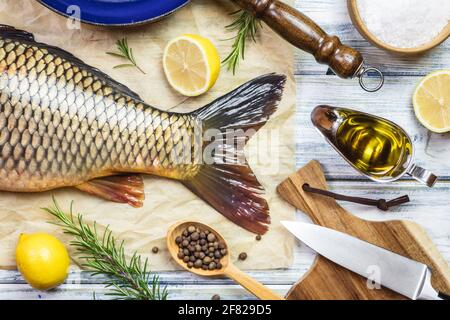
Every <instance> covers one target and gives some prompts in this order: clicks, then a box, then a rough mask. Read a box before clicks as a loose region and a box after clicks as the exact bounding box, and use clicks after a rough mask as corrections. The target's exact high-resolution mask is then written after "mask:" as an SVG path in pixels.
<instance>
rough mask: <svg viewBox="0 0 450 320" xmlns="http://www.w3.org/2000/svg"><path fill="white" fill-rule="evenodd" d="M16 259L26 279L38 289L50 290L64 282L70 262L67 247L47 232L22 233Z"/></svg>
mask: <svg viewBox="0 0 450 320" xmlns="http://www.w3.org/2000/svg"><path fill="white" fill-rule="evenodd" d="M16 261H17V268H18V269H19V271H20V273H22V275H23V277H24V278H25V280H26V281H27V282H28V283H29V284H30V285H31V286H32V287H33V288H35V289H38V290H49V289H52V288H55V287H57V286H58V285H60V284H61V283H63V282H64V280H66V278H67V273H68V271H69V264H70V259H69V254H68V253H67V249H66V247H64V245H63V244H62V243H61V241H59V240H58V239H56V238H55V237H54V236H51V235H49V234H46V233H34V234H21V235H20V237H19V243H18V244H17V247H16Z"/></svg>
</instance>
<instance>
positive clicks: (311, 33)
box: [233, 0, 363, 78]
mask: <svg viewBox="0 0 450 320" xmlns="http://www.w3.org/2000/svg"><path fill="white" fill-rule="evenodd" d="M233 1H234V2H235V3H236V4H238V5H239V6H240V7H241V8H243V9H245V10H247V11H248V12H250V13H251V14H252V15H253V16H255V17H257V18H258V19H261V20H263V21H264V22H265V23H266V24H267V25H269V27H271V28H272V29H273V30H274V31H275V32H277V33H278V34H279V35H280V36H281V37H282V38H284V39H285V40H287V41H288V42H290V43H291V44H293V45H294V46H296V47H297V48H300V49H302V50H304V51H306V52H309V53H311V54H312V55H313V56H314V57H315V58H316V61H317V62H319V63H322V64H327V65H328V66H329V67H330V68H331V69H332V70H333V71H334V73H336V75H338V76H339V77H341V78H353V77H355V76H357V75H358V72H359V71H360V70H361V68H362V64H363V57H362V55H361V54H360V53H359V52H358V51H357V50H355V49H353V48H350V47H347V46H344V45H343V44H342V43H341V41H340V40H339V38H338V37H336V36H329V35H328V34H326V33H325V31H323V30H322V29H321V28H320V27H319V26H318V25H317V24H316V23H315V22H314V21H312V20H311V19H310V18H308V17H307V16H305V15H304V14H303V13H301V12H299V11H298V10H296V9H294V8H292V7H291V6H289V5H287V4H285V3H283V2H281V1H278V0H233Z"/></svg>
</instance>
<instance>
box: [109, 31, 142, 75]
mask: <svg viewBox="0 0 450 320" xmlns="http://www.w3.org/2000/svg"><path fill="white" fill-rule="evenodd" d="M116 46H117V50H119V52H118V53H117V52H106V54H109V55H111V56H115V57H117V58H122V59H126V60H128V61H129V62H130V63H125V64H120V65H118V66H115V67H114V68H115V69H117V68H123V67H135V68H136V69H138V70H139V71H140V72H142V73H143V74H145V72H144V70H142V69H141V68H140V67H139V66H138V65H137V63H136V59H135V58H134V55H133V49H132V48H130V47H129V46H128V40H127V39H126V38H123V39H121V40H117V42H116Z"/></svg>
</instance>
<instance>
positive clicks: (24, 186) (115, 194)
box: [0, 25, 285, 234]
mask: <svg viewBox="0 0 450 320" xmlns="http://www.w3.org/2000/svg"><path fill="white" fill-rule="evenodd" d="M284 82H285V77H284V76H282V75H276V74H270V75H266V76H261V77H259V78H256V79H254V80H252V81H250V82H248V83H246V84H244V85H242V86H241V87H239V88H237V89H236V90H234V91H232V92H230V93H228V94H226V95H225V96H223V97H221V98H218V99H217V100H215V101H214V102H212V103H210V104H208V105H206V106H204V107H202V108H200V109H198V110H196V111H194V112H192V113H185V114H183V113H171V112H165V111H162V110H159V109H157V108H154V107H152V106H150V105H148V104H146V103H145V102H143V101H142V99H141V98H140V97H139V96H138V95H137V94H136V93H134V92H133V91H131V90H130V89H129V88H127V87H126V86H124V85H122V84H120V83H118V82H117V81H114V80H113V79H112V78H110V77H109V76H107V75H106V74H104V73H102V72H100V71H99V70H97V69H95V68H93V67H90V66H88V65H86V64H85V63H83V62H82V61H81V60H79V59H77V58H76V57H74V56H73V55H72V54H70V53H68V52H66V51H64V50H62V49H59V48H56V47H52V46H49V45H46V44H42V43H38V42H36V41H35V40H34V37H33V35H32V34H30V33H28V32H26V31H22V30H17V29H15V28H13V27H10V26H4V25H0V190H3V191H12V192H40V191H46V190H51V189H55V188H61V187H68V186H72V187H75V188H78V189H80V190H82V191H85V192H88V193H90V194H94V195H97V196H100V197H102V198H104V199H107V200H111V201H115V202H120V203H128V204H130V205H133V206H136V207H139V206H142V203H143V200H144V189H143V182H142V178H141V176H140V174H152V175H157V176H161V177H166V178H171V179H176V180H179V181H180V182H181V183H183V184H184V185H185V186H186V187H187V188H189V189H190V190H191V191H192V192H194V193H195V194H196V195H197V196H199V197H200V198H202V199H203V200H204V201H206V202H207V203H209V204H210V205H211V206H212V207H213V208H215V209H216V210H217V211H219V212H220V213H222V214H223V215H224V216H225V217H227V218H228V219H230V220H231V221H233V222H234V223H236V224H238V225H239V226H241V227H243V228H245V229H247V230H249V231H251V232H254V233H257V234H263V233H265V232H266V231H267V229H268V224H269V223H270V219H269V208H268V205H267V202H266V201H265V200H264V199H263V198H262V197H261V193H262V191H263V188H262V186H261V184H260V183H259V182H258V180H257V179H256V177H255V175H254V174H253V172H252V170H251V169H250V167H249V166H248V164H247V162H246V161H245V159H244V161H240V162H239V163H238V162H236V161H223V160H224V159H225V160H227V159H231V158H236V157H237V156H241V155H242V153H243V151H242V150H238V148H237V147H236V141H237V140H239V139H238V138H236V137H235V138H232V139H228V138H227V135H228V132H229V131H230V130H238V129H242V130H248V129H252V130H253V131H255V132H256V130H258V129H259V128H260V127H261V126H263V125H264V123H265V122H266V121H267V120H268V118H269V116H270V115H271V114H273V113H274V112H275V110H276V106H277V104H278V102H279V100H280V99H281V95H282V91H283V86H284ZM209 129H211V130H213V131H215V132H216V134H215V139H213V140H214V142H211V140H212V139H210V138H208V139H206V137H205V133H206V132H208V131H209ZM217 133H218V134H217ZM248 138H249V137H248V136H246V137H244V140H245V141H244V142H246V141H247V140H248ZM213 143H214V145H215V147H216V149H220V150H222V151H225V155H223V154H220V153H219V152H217V150H216V151H213V152H212V153H211V154H212V159H213V160H215V161H202V160H203V159H202V158H203V154H204V153H205V151H206V150H207V149H208V147H211V146H212V144H213ZM212 149H214V148H212ZM219 158H220V159H219ZM198 159H200V161H198ZM216 160H217V161H216ZM219 160H220V161H219Z"/></svg>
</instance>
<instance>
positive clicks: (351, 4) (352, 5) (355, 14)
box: [347, 0, 450, 55]
mask: <svg viewBox="0 0 450 320" xmlns="http://www.w3.org/2000/svg"><path fill="white" fill-rule="evenodd" d="M357 1H358V0H347V6H348V11H349V14H350V18H351V19H352V22H353V24H354V25H355V27H356V29H358V31H359V33H361V35H362V36H363V37H364V38H366V40H367V41H369V42H370V43H372V44H373V45H375V46H377V47H378V48H381V49H384V50H387V51H389V52H393V53H398V54H404V55H414V54H419V53H423V52H425V51H428V50H430V49H432V48H434V47H436V46H437V45H439V44H441V43H442V42H444V41H445V40H446V39H447V38H448V37H449V36H450V22H449V23H448V24H447V26H446V27H445V28H444V29H442V31H441V32H440V33H439V34H438V35H437V36H436V37H435V38H434V39H433V40H431V41H430V42H428V43H425V44H423V45H421V46H419V47H415V48H397V47H394V46H391V45H389V44H387V43H385V42H383V41H381V40H379V39H378V38H377V37H375V36H374V35H373V34H372V33H371V32H370V31H369V29H368V28H367V27H366V25H365V24H364V21H363V20H362V18H361V15H360V14H359V10H358V5H357Z"/></svg>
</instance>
